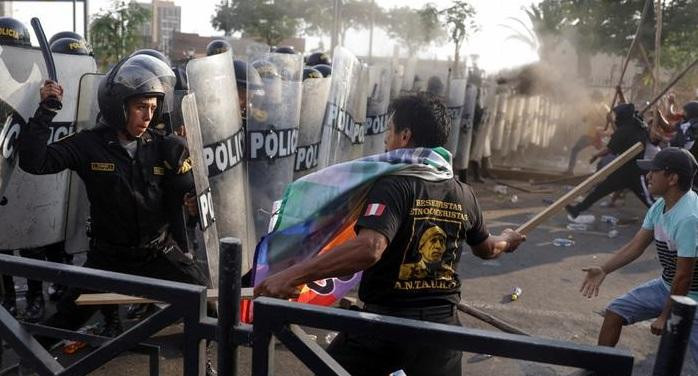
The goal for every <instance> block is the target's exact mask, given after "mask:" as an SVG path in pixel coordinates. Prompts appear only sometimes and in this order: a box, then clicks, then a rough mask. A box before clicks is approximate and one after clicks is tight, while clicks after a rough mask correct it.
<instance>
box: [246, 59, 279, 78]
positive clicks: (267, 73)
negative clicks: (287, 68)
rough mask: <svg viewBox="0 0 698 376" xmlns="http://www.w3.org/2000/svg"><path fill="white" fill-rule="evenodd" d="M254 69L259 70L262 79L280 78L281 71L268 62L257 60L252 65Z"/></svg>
mask: <svg viewBox="0 0 698 376" xmlns="http://www.w3.org/2000/svg"><path fill="white" fill-rule="evenodd" d="M252 67H253V68H254V69H255V70H257V73H259V77H261V78H262V79H272V78H278V77H279V71H278V70H277V69H276V66H275V65H274V64H272V63H271V62H270V61H268V60H256V61H254V62H253V63H252Z"/></svg>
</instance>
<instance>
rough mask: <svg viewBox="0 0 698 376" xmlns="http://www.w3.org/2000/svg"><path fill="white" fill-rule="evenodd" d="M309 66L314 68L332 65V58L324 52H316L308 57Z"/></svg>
mask: <svg viewBox="0 0 698 376" xmlns="http://www.w3.org/2000/svg"><path fill="white" fill-rule="evenodd" d="M306 64H307V65H309V66H311V67H314V66H316V65H318V64H325V65H330V66H331V65H332V62H331V61H330V56H329V55H328V54H326V53H324V52H314V53H312V54H310V55H309V56H308V60H307V62H306Z"/></svg>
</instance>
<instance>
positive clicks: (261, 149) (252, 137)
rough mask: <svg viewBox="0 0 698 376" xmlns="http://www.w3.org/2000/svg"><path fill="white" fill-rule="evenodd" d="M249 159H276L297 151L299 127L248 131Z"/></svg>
mask: <svg viewBox="0 0 698 376" xmlns="http://www.w3.org/2000/svg"><path fill="white" fill-rule="evenodd" d="M247 144H248V145H249V154H248V157H249V160H251V161H257V160H274V159H279V158H286V157H290V156H292V155H294V154H295V153H296V148H297V147H298V128H288V129H279V130H265V131H249V132H247Z"/></svg>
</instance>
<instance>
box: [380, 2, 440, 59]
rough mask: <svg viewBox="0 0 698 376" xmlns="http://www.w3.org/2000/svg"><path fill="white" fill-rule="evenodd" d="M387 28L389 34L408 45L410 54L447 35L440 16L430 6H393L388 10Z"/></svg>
mask: <svg viewBox="0 0 698 376" xmlns="http://www.w3.org/2000/svg"><path fill="white" fill-rule="evenodd" d="M386 18H387V22H386V25H385V30H386V32H387V33H388V36H390V37H391V38H393V39H395V40H397V41H398V42H399V43H401V44H402V45H403V46H405V47H407V50H408V51H409V53H410V54H416V53H417V51H419V49H421V48H423V47H425V46H428V45H429V44H431V43H432V42H439V41H441V40H443V39H444V38H445V36H446V33H445V31H444V30H443V29H442V28H441V24H440V21H439V19H438V16H437V15H436V14H434V13H433V12H431V11H430V9H429V8H424V9H422V10H417V9H413V8H410V7H399V8H393V9H391V10H390V11H388V12H387V17H386Z"/></svg>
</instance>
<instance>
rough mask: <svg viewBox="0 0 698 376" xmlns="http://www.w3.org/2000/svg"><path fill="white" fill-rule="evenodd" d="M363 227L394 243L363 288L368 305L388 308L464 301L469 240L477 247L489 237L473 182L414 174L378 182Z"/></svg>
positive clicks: (366, 275) (361, 221)
mask: <svg viewBox="0 0 698 376" xmlns="http://www.w3.org/2000/svg"><path fill="white" fill-rule="evenodd" d="M362 228H367V229H372V230H375V231H377V232H379V233H381V234H383V235H385V236H386V237H387V238H388V241H389V244H388V248H387V249H386V250H385V252H384V253H383V256H382V257H381V259H380V260H379V261H378V263H376V264H375V265H373V266H372V267H370V268H368V269H366V270H365V271H364V272H363V277H362V279H361V285H360V287H359V297H360V298H361V300H362V301H363V302H364V303H369V304H380V305H384V306H404V307H421V306H430V305H439V304H447V303H458V302H459V301H460V286H461V285H460V279H459V277H458V274H457V270H458V261H459V260H460V255H461V251H462V249H463V242H464V241H465V242H466V243H467V244H469V245H471V246H472V245H477V244H480V243H481V242H483V241H484V240H485V239H487V237H488V236H489V233H488V232H487V229H486V228H485V224H484V222H483V219H482V212H481V211H480V206H479V205H478V202H477V199H476V197H475V194H474V193H473V191H472V190H471V188H470V187H469V186H467V185H465V184H463V183H461V182H459V181H457V180H456V179H449V180H446V181H440V182H431V181H426V180H423V179H419V178H416V177H412V176H387V177H383V178H381V179H379V180H378V181H377V182H376V184H375V185H374V186H373V188H372V189H371V191H370V192H369V194H368V199H367V204H366V207H365V208H364V209H363V212H362V214H361V215H360V216H359V219H358V222H357V224H356V231H357V232H358V231H360V229H362Z"/></svg>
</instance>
